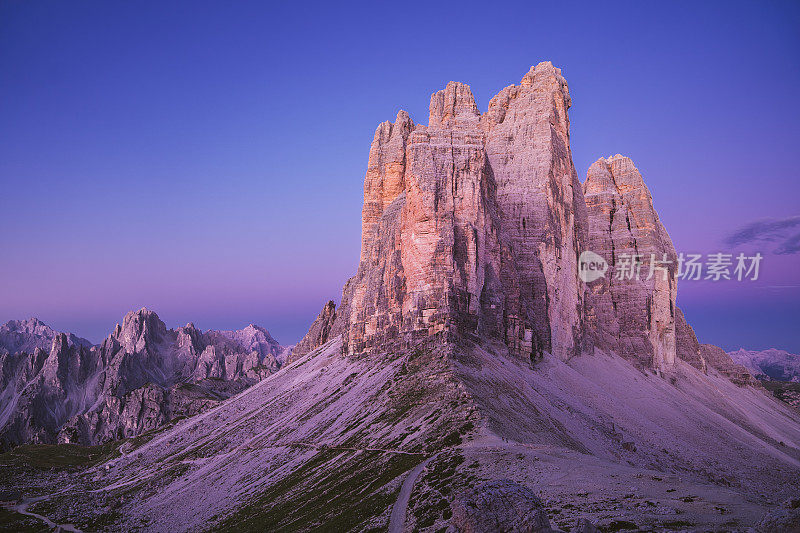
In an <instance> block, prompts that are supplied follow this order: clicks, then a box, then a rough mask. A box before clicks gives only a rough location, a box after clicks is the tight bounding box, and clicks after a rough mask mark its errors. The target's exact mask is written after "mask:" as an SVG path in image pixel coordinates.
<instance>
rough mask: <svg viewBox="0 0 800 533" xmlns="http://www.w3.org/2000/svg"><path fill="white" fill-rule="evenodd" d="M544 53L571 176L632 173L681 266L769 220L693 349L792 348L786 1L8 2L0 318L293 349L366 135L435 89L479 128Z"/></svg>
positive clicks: (685, 300)
mask: <svg viewBox="0 0 800 533" xmlns="http://www.w3.org/2000/svg"><path fill="white" fill-rule="evenodd" d="M275 4H277V3H275ZM542 60H552V61H553V63H554V64H556V65H557V66H559V67H561V68H562V71H563V74H564V76H565V77H566V79H567V81H568V82H569V86H570V92H571V95H572V99H573V107H572V109H571V110H570V118H571V121H572V147H573V156H574V160H575V166H576V168H577V169H578V173H579V175H580V176H581V177H582V179H583V176H585V172H586V169H587V168H588V167H589V165H590V164H591V163H592V162H593V161H594V160H596V159H597V158H598V157H600V156H607V155H611V154H616V153H623V154H625V155H629V156H630V157H632V158H633V160H634V161H635V162H636V164H637V166H638V167H639V169H640V170H641V171H642V173H643V174H644V176H645V180H646V182H647V183H648V185H649V186H650V188H651V190H652V192H653V197H654V200H655V204H656V208H657V209H658V212H659V214H660V216H661V219H662V221H663V222H664V224H665V225H666V227H667V229H668V230H669V232H670V234H671V236H672V238H673V240H674V242H675V247H676V248H677V249H678V251H687V252H690V251H703V252H717V251H727V250H729V249H731V248H732V247H733V244H732V243H731V242H732V241H731V242H727V243H726V242H725V239H726V238H727V237H729V236H730V235H731V234H733V233H734V232H736V231H737V230H739V229H740V228H742V227H743V226H746V225H748V224H751V223H753V222H755V221H760V220H762V219H772V222H770V223H773V226H769V227H770V228H777V229H775V231H772V232H771V230H769V231H765V232H761V233H759V232H758V231H755V233H754V234H755V237H754V238H753V239H750V240H749V241H747V239H743V241H744V242H745V247H746V246H750V247H751V249H759V250H764V253H765V259H764V260H763V263H762V279H761V280H760V281H759V282H756V283H750V284H745V283H739V282H728V283H710V282H706V283H690V282H685V283H682V284H681V285H680V286H679V304H680V305H681V306H682V307H683V308H684V310H685V313H686V315H687V317H688V318H689V321H690V323H692V324H693V325H694V326H695V329H696V330H697V333H698V336H699V337H700V340H701V342H712V343H716V344H719V345H721V346H723V347H725V348H737V347H739V346H745V347H750V348H767V347H772V346H775V347H779V348H786V349H790V350H794V351H795V352H797V351H800V254H798V253H791V252H789V253H780V254H777V253H774V251H775V250H776V249H779V251H783V252H787V250H789V251H790V250H791V249H792V246H791V243H792V242H794V241H792V240H791V239H792V238H795V239H796V238H797V237H796V235H797V234H798V233H800V225H797V224H794V223H793V222H792V220H793V219H792V218H791V217H795V216H797V215H800V202H798V192H800V170H798V169H800V165H799V164H798V163H800V155H799V154H800V147H799V146H798V144H799V142H800V3H798V2H794V1H787V2H774V1H773V2H720V3H712V2H686V3H672V2H670V3H666V2H665V3H656V2H625V3H618V4H609V3H605V2H603V3H599V2H585V3H571V2H566V3H565V2H542V3H538V2H531V1H525V2H518V3H514V2H501V3H497V2H481V3H470V2H464V1H462V2H458V3H448V4H439V3H436V2H431V1H425V2H420V3H416V2H402V3H397V2H374V1H372V2H364V3H360V4H352V3H342V2H323V3H319V4H314V3H311V2H293V3H285V5H284V6H278V5H272V4H271V3H268V2H200V1H190V2H115V1H107V0H103V1H97V2H91V1H81V2H64V1H60V0H59V1H53V2H39V1H31V0H4V1H3V2H0V191H1V192H0V225H1V227H2V231H1V232H0V322H5V321H6V320H9V319H12V318H26V317H29V316H37V317H39V318H41V319H42V320H44V321H45V322H47V323H49V324H50V325H52V326H53V327H54V328H56V329H59V330H69V331H73V332H75V333H77V334H79V335H82V336H85V337H87V338H89V339H91V340H93V341H99V340H101V339H102V338H103V337H104V336H105V335H107V334H108V333H109V332H110V331H111V329H112V328H113V326H114V324H115V323H116V322H118V321H120V320H121V318H122V316H123V315H124V314H125V312H126V311H128V310H130V309H134V308H139V307H142V306H147V307H150V308H152V309H154V310H155V311H156V312H158V313H159V315H160V316H161V317H162V319H164V320H165V322H167V325H168V326H171V327H174V326H177V325H181V324H184V323H186V322H189V321H193V322H194V323H195V324H196V325H197V326H198V327H201V328H239V327H243V326H245V325H247V324H248V323H250V322H255V323H257V324H260V325H263V326H265V327H267V328H268V329H269V330H270V331H271V332H272V333H273V334H274V336H275V337H276V338H277V339H278V340H279V341H281V342H283V343H286V344H288V343H292V342H295V341H297V340H298V339H299V338H300V337H301V336H302V335H303V334H304V332H305V331H306V329H307V328H308V325H309V324H310V322H311V320H312V319H313V318H314V316H315V315H316V313H317V312H318V311H319V309H320V308H321V306H322V304H323V303H324V302H325V301H326V300H328V299H331V298H333V299H336V300H337V301H338V298H339V297H340V291H341V287H342V285H343V283H344V281H345V280H346V279H347V278H348V277H349V276H350V275H352V274H353V273H354V272H355V269H356V264H357V261H358V254H359V243H360V219H361V202H362V187H363V178H364V172H365V170H366V164H367V155H368V152H369V144H370V141H371V140H372V135H373V132H374V130H375V127H376V126H377V124H378V123H379V122H381V121H383V120H387V119H393V118H394V117H395V115H396V113H397V111H398V110H399V109H400V108H402V109H405V110H407V111H408V112H409V113H410V114H411V116H412V118H413V119H415V120H416V121H417V122H421V123H425V122H427V108H428V103H429V99H430V94H431V93H432V92H434V91H436V90H438V89H440V88H442V87H444V85H445V84H446V83H447V81H449V80H458V81H463V82H466V83H469V84H470V85H471V86H472V89H473V92H474V93H475V95H476V98H477V100H478V105H479V107H480V108H481V110H485V109H486V107H487V105H488V102H489V100H490V98H491V97H492V96H493V95H494V94H495V93H496V92H497V91H499V90H500V89H501V88H503V87H505V86H507V85H509V84H511V83H518V82H519V80H520V78H521V77H522V75H523V74H524V73H525V72H527V70H528V68H529V67H530V65H532V64H536V63H538V62H539V61H542ZM781 221H783V222H784V223H783V225H781V224H780V223H781ZM775 223H777V224H778V226H774V224H775ZM759 227H760V226H759ZM751 233H752V232H751ZM737 243H738V241H737ZM739 248H741V245H740V246H739V247H738V248H736V251H738V250H739Z"/></svg>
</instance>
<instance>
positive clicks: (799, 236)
mask: <svg viewBox="0 0 800 533" xmlns="http://www.w3.org/2000/svg"><path fill="white" fill-rule="evenodd" d="M797 252H800V233H796V234H794V235H792V236H791V237H789V238H788V239H786V240H785V241H784V242H783V244H781V245H780V246H778V248H777V249H776V250H775V253H776V254H780V255H786V254H796V253H797Z"/></svg>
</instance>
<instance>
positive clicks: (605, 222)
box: [583, 155, 677, 371]
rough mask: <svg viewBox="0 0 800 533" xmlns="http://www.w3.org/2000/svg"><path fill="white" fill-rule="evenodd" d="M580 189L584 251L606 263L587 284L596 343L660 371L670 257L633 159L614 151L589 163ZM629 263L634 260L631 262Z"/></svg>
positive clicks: (671, 317)
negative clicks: (606, 268) (586, 219)
mask: <svg viewBox="0 0 800 533" xmlns="http://www.w3.org/2000/svg"><path fill="white" fill-rule="evenodd" d="M583 190H584V198H585V200H586V205H587V208H588V212H589V238H588V240H587V243H586V246H587V248H586V249H587V250H591V251H593V252H595V253H597V254H599V255H600V256H602V257H603V258H605V259H606V260H607V261H608V262H609V267H610V268H609V272H608V273H607V275H606V276H605V277H603V278H600V279H599V280H597V281H595V282H593V283H589V284H588V288H587V302H588V308H589V309H590V313H589V316H588V321H589V323H590V324H591V325H592V327H593V330H594V331H595V332H596V333H597V335H596V341H595V342H596V345H597V346H598V347H600V348H602V349H605V350H608V351H612V352H614V353H617V354H619V355H621V356H623V357H625V358H628V359H632V360H635V361H637V362H638V363H639V364H640V365H642V366H645V367H651V368H655V369H658V370H661V371H664V370H668V369H670V368H671V367H672V366H673V365H674V364H675V299H676V297H677V280H676V274H677V256H676V254H675V248H674V247H673V245H672V240H671V239H670V237H669V235H668V234H667V231H666V229H664V226H663V225H662V224H661V221H660V220H659V218H658V214H657V213H656V211H655V209H654V208H653V200H652V198H651V196H650V191H649V190H648V188H647V186H646V185H645V184H644V180H643V179H642V175H641V174H640V173H639V171H638V169H637V168H636V167H635V166H634V164H633V161H631V160H630V159H629V158H627V157H624V156H621V155H616V156H613V157H609V158H606V159H599V160H598V161H596V162H595V163H594V164H593V165H592V166H591V167H590V168H589V171H588V173H587V177H586V181H585V183H584V184H583ZM637 260H638V261H640V262H641V264H639V265H635V266H634V262H635V261H637ZM622 261H625V262H630V264H631V268H630V269H629V268H627V265H626V264H621V262H622Z"/></svg>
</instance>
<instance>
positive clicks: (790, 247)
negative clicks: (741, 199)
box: [725, 216, 800, 255]
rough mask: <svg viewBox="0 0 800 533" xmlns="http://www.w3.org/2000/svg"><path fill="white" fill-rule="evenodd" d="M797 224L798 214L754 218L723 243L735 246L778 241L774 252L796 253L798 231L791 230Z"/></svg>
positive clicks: (799, 242)
mask: <svg viewBox="0 0 800 533" xmlns="http://www.w3.org/2000/svg"><path fill="white" fill-rule="evenodd" d="M798 226H800V216H791V217H786V218H781V219H774V218H768V219H763V220H756V221H755V222H751V223H750V224H747V225H746V226H743V227H741V228H739V229H738V230H737V231H735V232H734V233H732V234H731V235H729V236H728V237H727V238H726V239H725V244H727V245H728V246H732V247H736V246H740V245H743V244H753V243H760V242H780V244H779V245H778V247H777V248H776V249H775V253H776V254H781V255H786V254H796V253H798V252H800V233H795V232H792V231H791V230H792V229H793V228H796V227H798ZM790 233H791V235H790Z"/></svg>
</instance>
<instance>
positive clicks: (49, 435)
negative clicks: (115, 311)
mask: <svg viewBox="0 0 800 533" xmlns="http://www.w3.org/2000/svg"><path fill="white" fill-rule="evenodd" d="M287 352H288V349H287V348H286V347H283V346H281V345H280V344H279V343H278V342H277V341H276V340H275V339H274V338H272V336H271V335H270V334H269V332H268V331H267V330H266V329H264V328H261V327H258V326H256V325H254V324H250V325H249V326H247V327H246V328H243V329H241V330H233V331H215V330H209V331H206V332H202V331H200V330H198V329H197V328H196V327H195V326H194V325H193V324H191V323H190V324H187V325H186V326H184V327H180V328H177V329H175V330H172V329H167V327H166V326H165V324H164V323H163V322H162V321H161V319H160V318H159V317H158V315H157V314H156V313H154V312H152V311H150V310H148V309H145V308H143V309H140V310H139V311H131V312H130V313H128V314H127V315H126V316H125V318H124V319H123V321H122V324H121V325H120V324H117V326H116V327H115V328H114V331H113V332H112V333H111V335H109V336H108V337H107V338H106V339H105V340H104V341H103V342H102V343H100V344H98V345H92V343H91V342H89V341H88V340H86V339H83V338H80V337H77V336H75V335H73V334H71V333H59V332H57V331H55V330H53V329H52V328H50V327H49V326H48V325H46V324H44V323H43V322H41V321H40V320H38V319H36V318H31V319H28V320H23V321H14V320H12V321H9V322H7V323H6V324H4V325H3V326H1V327H0V447H2V448H9V447H12V446H14V445H17V444H22V443H27V442H32V443H55V442H78V443H82V444H98V443H102V442H105V441H108V440H112V439H117V438H123V437H130V436H134V435H137V434H138V433H140V432H142V431H145V430H148V429H154V428H156V427H158V426H160V425H162V424H164V423H166V422H168V421H169V420H171V419H172V418H174V417H176V416H189V415H192V414H196V413H199V412H201V411H204V410H205V409H207V408H209V407H211V406H213V405H216V404H217V403H219V401H221V400H222V399H225V398H227V397H229V396H231V395H232V394H235V393H237V392H239V391H241V390H243V389H244V388H246V387H247V386H249V385H252V384H253V383H256V382H257V381H260V380H261V379H263V378H264V377H266V376H268V375H270V374H272V373H273V372H275V371H276V370H277V369H278V368H279V367H280V365H281V361H282V360H285V358H286V355H287Z"/></svg>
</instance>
